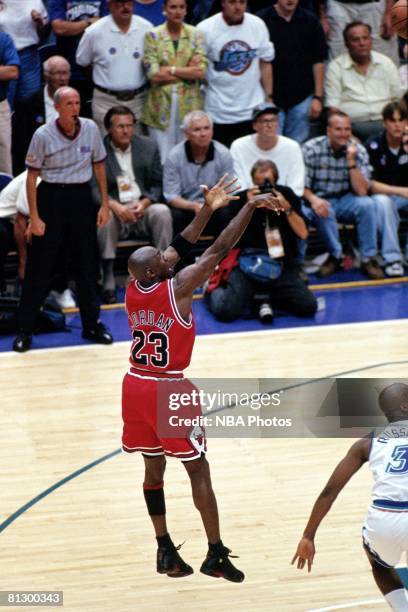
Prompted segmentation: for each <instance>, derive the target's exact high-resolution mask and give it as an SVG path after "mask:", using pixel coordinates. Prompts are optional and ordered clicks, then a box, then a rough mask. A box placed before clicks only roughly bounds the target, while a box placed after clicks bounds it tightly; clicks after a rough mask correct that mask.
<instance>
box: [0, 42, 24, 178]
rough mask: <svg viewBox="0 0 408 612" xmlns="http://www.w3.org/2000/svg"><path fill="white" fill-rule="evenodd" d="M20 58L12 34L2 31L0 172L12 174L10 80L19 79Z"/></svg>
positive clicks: (0, 59) (0, 53)
mask: <svg viewBox="0 0 408 612" xmlns="http://www.w3.org/2000/svg"><path fill="white" fill-rule="evenodd" d="M19 66H20V60H19V57H18V54H17V51H16V48H15V46H14V43H13V40H12V38H11V36H9V35H8V34H5V33H4V32H0V172H5V173H6V174H11V113H10V106H9V103H8V101H7V89H8V83H9V81H12V80H14V79H18V74H19Z"/></svg>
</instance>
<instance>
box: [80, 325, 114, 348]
mask: <svg viewBox="0 0 408 612" xmlns="http://www.w3.org/2000/svg"><path fill="white" fill-rule="evenodd" d="M82 337H83V338H85V339H86V340H92V342H95V343H96V344H112V342H113V338H112V334H111V333H110V332H109V331H108V330H107V328H106V327H105V326H104V324H103V323H100V322H99V323H97V324H96V325H95V327H94V328H93V329H84V331H83V332H82Z"/></svg>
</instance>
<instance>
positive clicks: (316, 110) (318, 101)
mask: <svg viewBox="0 0 408 612" xmlns="http://www.w3.org/2000/svg"><path fill="white" fill-rule="evenodd" d="M312 69H313V80H314V96H315V97H313V100H312V103H311V105H310V110H309V114H310V117H311V119H317V118H318V117H319V116H320V115H321V112H322V110H323V84H324V64H323V63H322V62H318V63H317V64H313V67H312Z"/></svg>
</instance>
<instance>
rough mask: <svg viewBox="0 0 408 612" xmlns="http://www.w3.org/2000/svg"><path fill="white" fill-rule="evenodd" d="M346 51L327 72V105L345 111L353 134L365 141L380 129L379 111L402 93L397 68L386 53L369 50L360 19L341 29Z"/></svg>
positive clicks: (368, 32)
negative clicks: (350, 122) (349, 119)
mask: <svg viewBox="0 0 408 612" xmlns="http://www.w3.org/2000/svg"><path fill="white" fill-rule="evenodd" d="M344 41H345V44H346V47H347V53H343V54H342V55H340V56H339V57H337V58H336V59H334V60H332V61H331V62H330V64H329V66H328V68H327V72H326V85H325V89H326V105H327V106H328V107H329V108H337V109H341V110H342V111H344V112H345V113H347V114H348V115H349V116H350V117H351V120H352V123H353V133H354V134H355V135H356V136H357V137H358V138H360V140H366V139H367V138H369V137H370V136H373V135H374V134H376V133H377V132H378V131H379V130H381V127H382V123H381V111H382V109H383V107H384V105H385V104H386V103H387V102H391V101H392V100H393V99H397V98H399V97H400V96H401V95H402V87H401V84H400V79H399V75H398V70H397V68H396V66H395V64H393V62H392V61H391V60H390V59H389V58H388V57H385V55H382V54H381V53H377V52H376V51H372V38H371V27H370V26H369V25H367V24H365V23H362V22H360V21H354V22H352V23H349V24H348V25H347V26H346V27H345V29H344Z"/></svg>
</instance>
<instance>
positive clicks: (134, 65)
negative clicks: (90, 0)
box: [76, 0, 153, 135]
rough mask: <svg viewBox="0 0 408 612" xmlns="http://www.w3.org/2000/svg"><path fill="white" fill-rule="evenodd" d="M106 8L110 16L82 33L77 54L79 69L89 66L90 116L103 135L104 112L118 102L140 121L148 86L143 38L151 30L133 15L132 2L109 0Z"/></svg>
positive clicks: (149, 25) (149, 26)
mask: <svg viewBox="0 0 408 612" xmlns="http://www.w3.org/2000/svg"><path fill="white" fill-rule="evenodd" d="M108 7H109V10H110V13H111V14H110V15H108V16H107V17H103V18H102V19H99V20H98V21H97V22H96V23H94V24H93V25H91V26H90V27H89V28H87V29H86V30H85V33H84V35H83V37H82V38H81V41H80V43H79V46H78V50H77V53H76V61H77V63H78V64H79V65H80V66H84V67H86V66H92V79H93V82H94V86H95V89H94V94H93V99H92V114H93V119H94V121H95V122H96V123H97V125H98V127H99V129H100V130H101V133H102V134H103V135H105V134H106V130H105V127H104V122H103V120H104V117H105V115H106V113H107V112H108V110H109V109H110V108H112V106H116V105H117V104H120V103H121V102H125V103H126V106H128V107H129V108H130V109H131V111H132V112H133V113H134V115H135V117H136V119H137V120H139V119H140V116H141V113H142V108H143V102H144V97H145V89H146V87H147V79H146V75H145V73H144V68H143V62H142V57H143V45H144V37H145V34H146V32H147V31H148V30H150V29H151V28H152V27H153V26H152V24H151V23H150V21H147V20H146V19H143V18H142V17H137V16H135V15H133V14H132V9H133V2H132V0H108Z"/></svg>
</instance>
